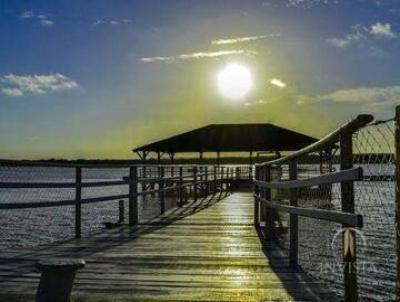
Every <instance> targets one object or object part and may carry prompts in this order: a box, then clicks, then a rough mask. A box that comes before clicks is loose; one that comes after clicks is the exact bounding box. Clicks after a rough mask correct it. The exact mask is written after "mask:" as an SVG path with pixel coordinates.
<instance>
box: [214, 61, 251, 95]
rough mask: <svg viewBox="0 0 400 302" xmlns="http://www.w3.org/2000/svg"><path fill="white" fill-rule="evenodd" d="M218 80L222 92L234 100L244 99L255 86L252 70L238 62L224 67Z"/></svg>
mask: <svg viewBox="0 0 400 302" xmlns="http://www.w3.org/2000/svg"><path fill="white" fill-rule="evenodd" d="M217 80H218V89H219V91H220V92H221V94H222V95H224V96H226V97H227V98H230V99H233V100H240V99H242V98H243V97H244V96H245V95H246V94H247V93H248V92H249V91H250V89H251V88H252V86H253V79H252V76H251V73H250V70H249V69H248V68H247V67H245V66H243V65H240V64H237V63H231V64H229V65H227V66H226V67H224V68H223V69H222V70H221V71H220V72H219V73H218V79H217Z"/></svg>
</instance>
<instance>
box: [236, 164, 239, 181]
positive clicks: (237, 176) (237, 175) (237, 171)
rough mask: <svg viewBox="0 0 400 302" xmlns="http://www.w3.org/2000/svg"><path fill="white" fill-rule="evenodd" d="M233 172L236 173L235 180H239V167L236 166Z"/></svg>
mask: <svg viewBox="0 0 400 302" xmlns="http://www.w3.org/2000/svg"><path fill="white" fill-rule="evenodd" d="M235 173H236V175H235V176H236V180H239V179H240V168H239V167H236V171H235Z"/></svg>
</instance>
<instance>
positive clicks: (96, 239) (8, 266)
mask: <svg viewBox="0 0 400 302" xmlns="http://www.w3.org/2000/svg"><path fill="white" fill-rule="evenodd" d="M227 195H229V192H227V191H218V192H216V193H215V194H211V195H208V196H204V197H201V198H198V200H197V201H194V200H190V201H189V202H187V203H185V204H184V205H183V206H182V207H175V208H171V209H170V210H168V211H166V212H165V213H164V214H162V215H158V216H155V217H153V218H151V219H148V220H146V221H143V222H141V223H140V224H138V225H136V226H128V225H121V226H120V227H118V228H114V229H103V231H99V232H96V233H92V234H91V236H89V237H87V238H82V239H69V240H65V241H61V242H55V243H51V244H48V245H44V246H38V247H34V248H31V249H30V250H29V251H27V250H26V249H15V250H12V251H0V271H1V272H2V274H0V283H4V282H9V281H12V280H14V279H17V278H20V277H23V275H25V274H30V273H32V272H35V270H34V264H35V263H36V262H37V261H38V260H39V259H42V258H50V257H51V258H53V257H55V258H58V257H59V258H65V257H73V258H83V259H85V258H87V257H89V256H91V255H93V254H96V253H101V252H105V251H107V250H108V249H112V248H115V247H118V246H121V245H124V244H126V243H128V242H131V241H133V240H135V239H137V238H138V237H140V236H143V235H146V234H149V233H151V232H154V231H157V230H159V229H162V228H165V227H167V226H168V225H170V224H172V223H174V222H176V221H178V220H182V219H184V218H185V217H188V216H191V215H193V214H195V213H197V212H199V211H201V210H204V209H206V208H208V207H210V206H212V205H214V204H216V203H218V202H219V201H221V200H222V199H224V198H225V197H226V196H227ZM37 278H39V275H37Z"/></svg>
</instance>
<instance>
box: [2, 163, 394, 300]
mask: <svg viewBox="0 0 400 302" xmlns="http://www.w3.org/2000/svg"><path fill="white" fill-rule="evenodd" d="M364 168H365V169H364V170H365V174H366V175H379V174H380V175H388V174H393V173H394V167H393V166H391V165H369V166H365V167H364ZM126 175H128V170H127V169H83V174H82V178H83V180H84V181H99V180H120V179H121V178H122V177H124V176H126ZM74 178H75V170H74V169H73V168H59V167H45V168H43V167H18V168H16V167H0V181H9V182H11V181H13V182H18V181H20V182H29V181H36V182H39V181H43V182H44V181H46V182H51V181H54V182H73V181H74ZM394 189H395V187H394V182H389V181H380V182H379V181H377V182H369V181H364V182H356V183H355V194H356V195H355V199H356V211H357V213H359V214H362V215H363V217H364V228H363V229H362V230H361V231H362V234H361V235H359V236H358V237H357V238H358V241H357V244H358V262H359V266H360V269H359V284H360V291H361V294H362V296H363V297H365V298H367V297H368V299H371V300H375V301H389V300H392V298H393V291H394V282H395V276H396V271H395V259H396V258H395V226H394V215H395V211H394V192H395V190H394ZM74 194H75V193H74V190H73V189H72V190H71V189H0V202H1V203H4V202H28V201H29V202H32V201H57V200H67V199H74ZM82 194H83V195H82V197H83V198H87V197H99V196H106V195H115V194H127V186H114V187H106V188H84V189H83V192H82ZM339 194H340V191H339V187H338V186H333V188H332V200H331V202H330V205H329V207H330V208H331V209H337V210H339V209H340V199H339V196H340V195H339ZM300 205H301V206H305V207H307V206H313V207H315V206H317V207H323V208H324V207H325V208H326V201H318V200H315V199H312V200H311V199H310V200H302V201H301V204H300ZM173 206H175V204H174V201H172V200H167V207H173ZM139 208H140V220H142V221H143V220H146V219H148V218H150V217H153V216H156V215H158V214H159V211H160V206H159V202H158V201H157V200H156V199H155V198H147V199H145V200H143V199H140V200H139ZM282 216H283V218H284V219H285V215H283V214H282ZM117 219H118V202H117V201H111V202H101V203H95V204H88V205H83V206H82V235H83V236H88V235H89V234H91V233H94V232H100V231H101V230H102V229H103V228H104V226H103V222H106V221H117ZM0 223H1V226H2V232H0V244H1V248H2V249H8V248H13V247H26V246H35V245H39V244H46V243H50V242H54V241H60V240H66V239H70V238H73V236H74V207H73V206H67V207H55V208H41V209H21V210H19V209H18V210H1V214H0ZM299 229H300V232H299V236H300V247H299V253H300V255H299V258H300V264H301V265H302V267H303V268H304V269H305V271H307V272H308V273H310V274H311V275H313V276H314V277H316V278H320V279H323V280H325V282H327V283H329V284H330V285H331V286H333V287H335V288H336V289H337V291H338V292H341V291H342V268H341V267H340V263H341V240H337V238H340V237H335V236H336V235H337V232H339V231H340V229H341V228H340V226H339V225H337V224H334V223H329V222H324V221H319V220H314V219H308V218H300V219H299ZM283 245H284V247H285V246H286V248H287V238H283Z"/></svg>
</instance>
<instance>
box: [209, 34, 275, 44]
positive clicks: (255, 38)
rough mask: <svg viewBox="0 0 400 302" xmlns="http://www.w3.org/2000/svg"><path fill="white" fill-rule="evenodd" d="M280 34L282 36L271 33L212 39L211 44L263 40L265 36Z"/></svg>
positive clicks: (270, 36) (272, 36)
mask: <svg viewBox="0 0 400 302" xmlns="http://www.w3.org/2000/svg"><path fill="white" fill-rule="evenodd" d="M279 36H280V35H279V34H271V35H260V36H248V37H238V38H229V39H218V40H213V41H211V44H213V45H226V44H235V43H243V42H249V41H256V40H261V39H265V38H274V37H279Z"/></svg>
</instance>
